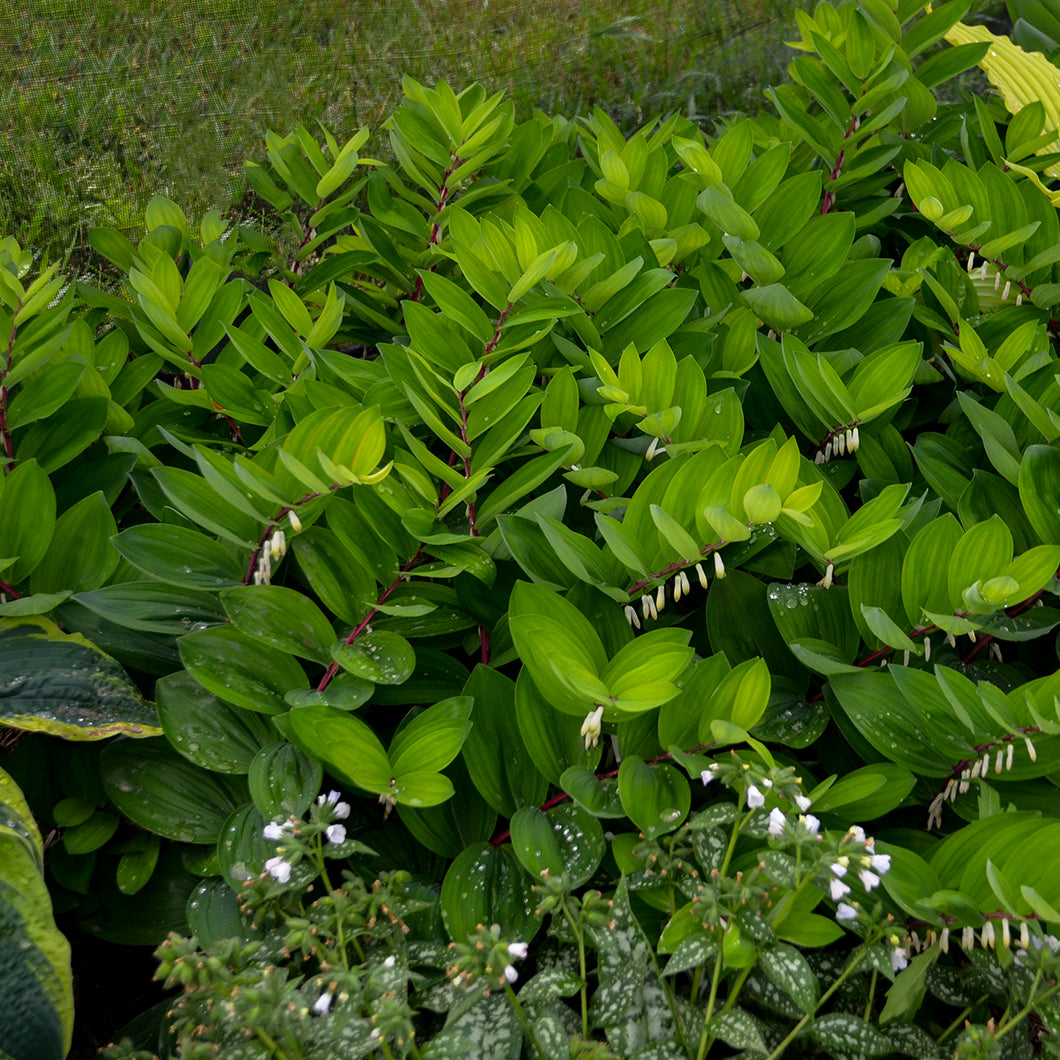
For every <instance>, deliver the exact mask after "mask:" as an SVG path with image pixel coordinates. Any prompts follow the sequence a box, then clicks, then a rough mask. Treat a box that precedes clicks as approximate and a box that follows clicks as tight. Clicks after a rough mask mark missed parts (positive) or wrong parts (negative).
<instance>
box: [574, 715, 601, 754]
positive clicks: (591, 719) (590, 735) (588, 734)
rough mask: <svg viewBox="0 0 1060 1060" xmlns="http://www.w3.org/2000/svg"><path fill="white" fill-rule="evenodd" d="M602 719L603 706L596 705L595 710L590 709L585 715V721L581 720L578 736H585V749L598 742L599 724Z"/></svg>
mask: <svg viewBox="0 0 1060 1060" xmlns="http://www.w3.org/2000/svg"><path fill="white" fill-rule="evenodd" d="M603 720H604V708H603V707H597V708H596V710H590V711H589V713H588V714H586V715H585V721H583V722H582V727H581V732H580V733H579V734H578V735H579V736H584V737H585V749H586V751H588V750H589V748H590V747H595V746H596V745H597V744H598V743H599V742H600V726H601V725H602V724H603Z"/></svg>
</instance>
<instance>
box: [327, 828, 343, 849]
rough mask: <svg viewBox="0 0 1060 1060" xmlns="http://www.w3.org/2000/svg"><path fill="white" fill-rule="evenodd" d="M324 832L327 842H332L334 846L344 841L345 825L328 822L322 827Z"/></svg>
mask: <svg viewBox="0 0 1060 1060" xmlns="http://www.w3.org/2000/svg"><path fill="white" fill-rule="evenodd" d="M324 834H325V835H326V836H327V837H328V842H329V843H334V844H336V846H337V845H338V844H339V843H345V842H346V826H345V825H344V824H329V825H328V826H327V828H325V829H324Z"/></svg>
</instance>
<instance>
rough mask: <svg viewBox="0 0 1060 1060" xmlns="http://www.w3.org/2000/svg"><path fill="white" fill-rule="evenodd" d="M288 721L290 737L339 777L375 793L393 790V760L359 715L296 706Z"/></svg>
mask: <svg viewBox="0 0 1060 1060" xmlns="http://www.w3.org/2000/svg"><path fill="white" fill-rule="evenodd" d="M285 721H286V728H287V730H288V735H289V737H290V739H291V740H292V741H294V742H295V743H296V744H297V745H298V746H299V747H301V748H302V749H303V750H304V751H305V752H306V753H307V754H310V755H312V756H313V757H314V758H318V759H320V760H321V761H322V762H323V763H324V764H325V765H326V766H327V767H328V769H329V770H330V771H331V772H332V773H334V774H335V775H336V776H339V777H342V778H344V779H345V780H347V781H348V782H349V783H351V784H355V785H356V786H357V787H359V788H363V789H364V790H365V791H370V792H372V793H373V794H376V795H382V794H384V793H388V792H389V791H390V789H391V780H392V778H393V770H392V769H391V767H390V759H389V758H387V754H386V751H384V750H383V745H382V744H381V743H380V742H379V738H378V737H377V736H376V735H375V733H374V732H372V730H371V729H370V728H369V727H368V726H367V725H365V723H364V722H363V721H361V720H360V719H359V718H356V717H353V716H352V715H350V714H347V713H346V712H345V711H341V710H337V709H336V708H335V707H318V706H310V707H295V708H294V709H293V710H292V711H291V712H290V714H288V716H287V718H286V719H285Z"/></svg>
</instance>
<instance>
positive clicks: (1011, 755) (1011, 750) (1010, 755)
mask: <svg viewBox="0 0 1060 1060" xmlns="http://www.w3.org/2000/svg"><path fill="white" fill-rule="evenodd" d="M1015 757H1016V745H1015V744H1014V743H1012V742H1011V741H1009V745H1008V747H1007V748H1006V749H1005V768H1006V769H1011V768H1012V762H1013V760H1014V759H1015Z"/></svg>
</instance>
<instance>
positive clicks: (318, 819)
mask: <svg viewBox="0 0 1060 1060" xmlns="http://www.w3.org/2000/svg"><path fill="white" fill-rule="evenodd" d="M349 816H350V804H349V803H348V802H341V801H340V800H339V793H338V792H337V791H329V792H328V793H327V794H326V795H320V796H319V797H318V798H317V801H316V805H315V806H313V807H311V810H310V818H309V820H308V821H303V820H302V819H301V818H298V817H288V818H286V819H285V820H282V821H281V820H275V819H274V820H272V821H270V822H269V823H268V824H266V825H265V827H264V828H263V829H262V835H263V836H264V837H265V838H266V839H267V840H269V841H270V842H271V843H276V844H277V846H276V854H275V855H274V856H273V857H271V858H268V859H267V860H266V862H265V866H264V870H265V871H264V873H263V874H262V876H263V878H265V877H269V878H271V879H273V880H275V881H276V882H277V883H279V884H287V883H289V882H290V880H291V872H292V870H293V869H294V867H295V865H297V864H298V862H299V861H300V860H302V858H303V857H305V856H306V854H307V852H308V850H309V848H310V846H311V844H312V843H313V841H314V840H317V841H318V842H319V839H318V837H319V836H321V835H323V836H324V839H325V840H326V842H327V843H328V844H330V845H331V846H333V847H338V846H341V845H342V844H343V843H345V842H346V826H345V825H344V824H340V823H339V822H340V821H344V820H346V818H347V817H349Z"/></svg>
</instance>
